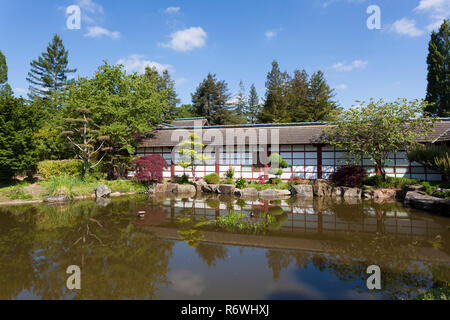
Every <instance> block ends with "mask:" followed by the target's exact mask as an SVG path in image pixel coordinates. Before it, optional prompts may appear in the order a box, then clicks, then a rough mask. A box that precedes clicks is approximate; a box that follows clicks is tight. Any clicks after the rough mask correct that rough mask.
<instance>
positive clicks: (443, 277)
mask: <svg viewBox="0 0 450 320" xmlns="http://www.w3.org/2000/svg"><path fill="white" fill-rule="evenodd" d="M356 240H358V241H356ZM330 248H331V247H330ZM333 249H334V252H333V253H330V254H314V253H302V252H285V251H281V250H267V252H266V258H267V265H268V267H269V268H270V269H271V270H272V272H273V278H274V279H275V280H276V279H278V278H279V277H280V273H281V272H282V270H283V269H286V268H288V267H289V266H290V264H291V263H292V262H293V261H294V260H295V261H296V266H297V267H298V268H304V269H306V268H307V267H310V265H312V266H314V267H316V268H317V269H318V270H319V271H321V272H328V273H330V274H332V275H334V276H335V277H336V278H337V279H339V280H340V281H344V282H355V283H356V287H355V288H354V289H355V290H356V291H357V292H359V293H367V292H369V291H368V289H367V287H366V283H365V281H366V279H367V278H368V276H369V275H368V274H367V273H366V270H367V267H368V266H370V265H378V266H380V268H381V272H382V290H381V291H379V292H377V293H379V294H381V295H382V296H383V297H384V298H388V299H399V298H403V299H404V298H412V297H414V296H416V295H418V294H420V293H421V292H423V291H424V290H426V289H427V288H428V287H430V286H431V287H433V288H442V287H446V288H448V283H449V282H450V281H449V280H450V279H449V277H450V274H449V272H448V270H449V266H448V265H446V264H444V263H439V262H418V261H417V259H418V258H417V250H416V248H414V247H412V246H411V245H407V244H400V243H399V242H398V238H394V237H388V236H385V235H380V234H377V235H376V236H375V237H373V238H372V239H367V242H366V243H361V239H360V238H355V239H352V237H351V235H350V234H349V238H348V241H347V242H345V243H342V242H340V243H338V244H337V245H335V246H333ZM447 290H448V289H447Z"/></svg>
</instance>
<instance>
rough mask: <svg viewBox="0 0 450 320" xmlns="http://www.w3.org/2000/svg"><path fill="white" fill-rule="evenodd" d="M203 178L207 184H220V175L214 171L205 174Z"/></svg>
mask: <svg viewBox="0 0 450 320" xmlns="http://www.w3.org/2000/svg"><path fill="white" fill-rule="evenodd" d="M203 180H205V181H206V183H207V184H218V183H219V182H220V177H219V175H218V174H217V173H215V172H213V173H210V174H207V175H206V176H204V177H203Z"/></svg>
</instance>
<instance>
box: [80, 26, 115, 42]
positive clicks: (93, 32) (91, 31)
mask: <svg viewBox="0 0 450 320" xmlns="http://www.w3.org/2000/svg"><path fill="white" fill-rule="evenodd" d="M84 36H85V37H88V38H98V37H102V36H107V37H110V38H111V39H118V38H120V32H119V31H109V30H108V29H105V28H102V27H98V26H97V27H88V32H87V33H86V34H85V35H84Z"/></svg>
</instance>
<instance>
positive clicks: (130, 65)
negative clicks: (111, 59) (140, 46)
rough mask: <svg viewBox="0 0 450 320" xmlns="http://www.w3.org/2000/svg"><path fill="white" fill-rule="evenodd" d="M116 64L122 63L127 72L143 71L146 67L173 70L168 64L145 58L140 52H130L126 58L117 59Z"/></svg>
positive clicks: (159, 70) (160, 70)
mask: <svg viewBox="0 0 450 320" xmlns="http://www.w3.org/2000/svg"><path fill="white" fill-rule="evenodd" d="M117 64H122V65H123V66H124V67H125V70H126V71H127V72H138V73H144V72H145V68H146V67H151V68H155V69H156V70H157V71H158V72H162V71H164V70H169V71H173V67H172V66H171V65H170V64H161V63H158V62H155V61H150V60H146V59H145V56H144V55H142V54H132V55H131V56H129V57H128V58H125V59H119V60H118V61H117Z"/></svg>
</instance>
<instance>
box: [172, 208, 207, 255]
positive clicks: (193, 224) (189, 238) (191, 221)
mask: <svg viewBox="0 0 450 320" xmlns="http://www.w3.org/2000/svg"><path fill="white" fill-rule="evenodd" d="M180 213H181V214H182V216H181V217H178V222H179V223H180V226H179V230H178V235H179V236H180V238H181V239H182V240H183V241H185V242H186V243H188V244H189V246H190V247H191V248H195V247H197V246H198V245H199V243H200V240H202V239H203V238H204V234H203V232H202V231H201V230H200V228H202V227H204V226H206V225H208V224H210V223H211V221H209V220H207V219H206V218H204V217H202V218H200V219H198V217H197V216H196V215H195V199H194V200H193V201H192V206H191V207H184V208H183V209H181V210H180Z"/></svg>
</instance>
